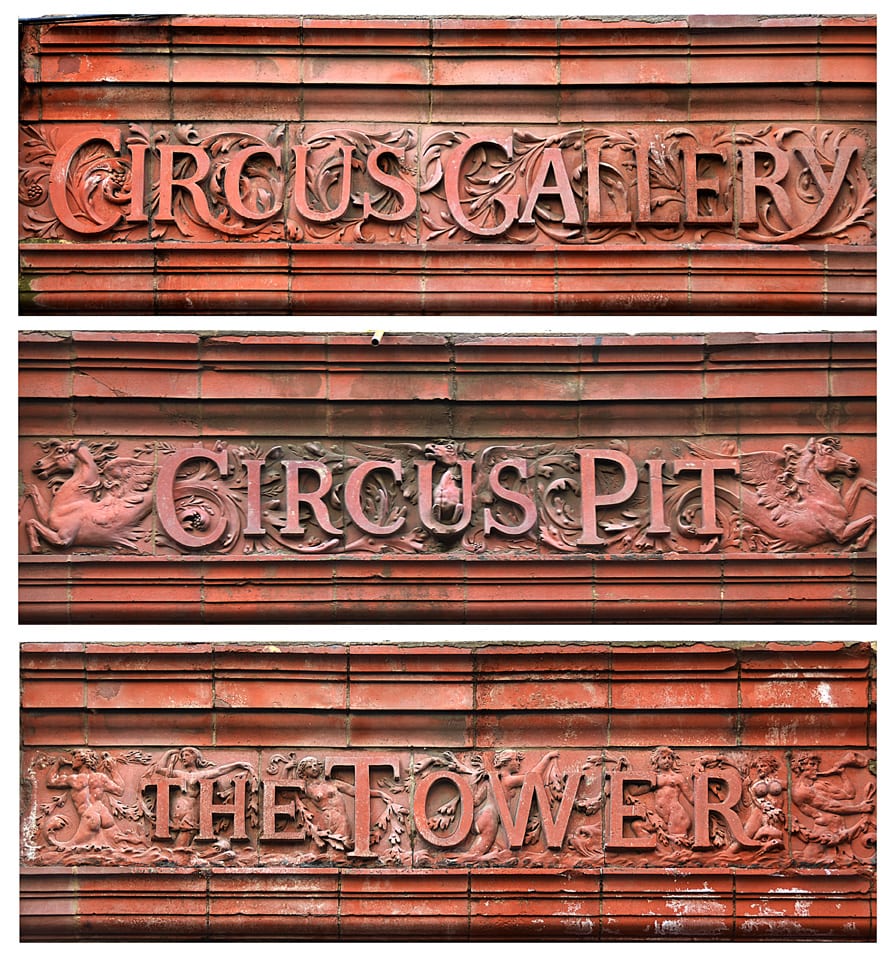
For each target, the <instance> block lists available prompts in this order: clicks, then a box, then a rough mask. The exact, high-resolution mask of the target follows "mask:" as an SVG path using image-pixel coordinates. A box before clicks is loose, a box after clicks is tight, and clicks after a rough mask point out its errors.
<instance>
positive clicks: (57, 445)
mask: <svg viewBox="0 0 894 960" xmlns="http://www.w3.org/2000/svg"><path fill="white" fill-rule="evenodd" d="M79 442H80V441H79V440H57V439H55V438H54V439H52V440H47V442H46V443H41V444H40V447H41V449H42V450H43V452H44V454H45V456H43V457H41V458H40V460H38V461H37V462H36V463H35V464H34V466H33V467H32V468H31V472H32V473H35V474H37V476H38V477H40V479H41V480H50V479H51V478H52V477H58V476H59V475H60V474H66V475H69V474H72V473H74V472H75V469H76V467H77V465H78V460H77V457H76V456H75V448H76V446H77V444H78V443H79Z"/></svg>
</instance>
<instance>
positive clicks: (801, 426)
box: [19, 332, 877, 623]
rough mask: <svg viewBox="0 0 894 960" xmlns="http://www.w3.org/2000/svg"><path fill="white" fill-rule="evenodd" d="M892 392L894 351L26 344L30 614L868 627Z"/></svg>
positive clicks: (744, 346) (140, 339)
mask: <svg viewBox="0 0 894 960" xmlns="http://www.w3.org/2000/svg"><path fill="white" fill-rule="evenodd" d="M874 371H875V337H874V335H873V334H870V333H834V334H828V333H825V334H821V333H810V334H762V335H754V334H736V335H729V334H718V335H687V336H645V335H644V336H637V337H607V336H587V337H583V336H578V337H568V336H565V337H559V336H557V337H551V338H550V337H497V338H489V337H476V336H446V335H441V336H436V335H429V334H426V335H422V334H419V335H390V334H389V335H386V337H385V339H384V341H383V342H382V344H380V345H379V346H372V345H371V344H370V341H369V338H368V337H361V336H357V335H345V336H340V335H319V336H313V335H270V336H265V335H254V334H245V335H235V334H234V335H215V334H208V335H199V334H195V333H123V332H119V333H110V332H76V333H73V334H61V333H52V334H50V333H26V334H22V336H21V381H20V386H21V406H20V445H19V456H20V467H19V469H20V482H21V488H20V490H21V497H20V525H19V530H20V539H19V553H20V616H21V618H22V620H23V621H24V622H30V623H65V622H69V623H95V622H110V621H111V622H120V621H122V620H131V621H133V620H138V621H142V622H177V623H183V622H191V623H201V622H205V623H221V622H234V621H236V622H259V621H274V622H276V621H284V622H292V623H294V622H320V623H337V622H394V621H409V622H419V621H420V620H421V619H431V618H434V619H436V620H438V621H447V622H479V623H480V622H488V621H497V622H504V623H505V622H538V621H547V622H580V623H585V622H625V623H636V622H656V621H662V620H666V619H670V620H673V621H676V622H678V623H735V622H749V621H751V622H753V621H761V622H773V621H776V622H779V621H794V622H819V623H828V622H838V623H851V622H868V621H869V622H871V621H873V620H874V617H875V543H876V539H875V525H876V517H875V514H876V511H877V506H876V494H875V480H876V476H877V467H876V447H875V431H876V427H875V375H874ZM122 602H124V604H123V605H122Z"/></svg>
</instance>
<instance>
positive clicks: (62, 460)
mask: <svg viewBox="0 0 894 960" xmlns="http://www.w3.org/2000/svg"><path fill="white" fill-rule="evenodd" d="M39 445H40V447H41V449H42V450H43V452H44V455H43V456H42V457H41V458H40V459H39V460H38V461H37V462H36V463H35V464H34V466H33V467H32V472H33V473H34V474H36V476H37V477H38V478H40V479H41V480H43V481H45V482H46V484H47V487H46V490H41V489H40V488H39V487H37V486H36V485H35V484H28V486H27V487H26V495H27V497H28V498H30V500H31V502H32V504H33V505H34V512H35V514H36V516H35V517H32V518H30V519H27V520H25V529H26V531H27V534H28V542H29V544H30V546H31V550H32V552H33V553H37V552H39V551H40V549H41V544H42V543H44V544H47V545H49V546H51V547H58V548H62V549H66V550H67V549H70V548H72V547H105V548H119V549H135V544H136V539H137V537H138V536H139V535H140V534H139V531H138V525H139V524H140V522H141V521H142V520H144V519H145V518H146V517H147V516H148V515H149V512H150V511H151V509H152V492H151V489H150V487H151V486H152V481H153V479H154V469H153V467H152V465H151V464H148V463H145V462H143V461H142V460H138V459H135V458H132V457H120V456H117V454H116V452H115V451H116V448H117V446H118V445H117V443H114V442H113V443H99V442H96V443H91V444H87V443H85V442H84V441H83V440H67V441H63V440H57V439H52V440H48V441H47V442H46V443H39Z"/></svg>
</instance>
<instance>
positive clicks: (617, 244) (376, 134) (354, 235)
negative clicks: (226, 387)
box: [20, 16, 877, 315]
mask: <svg viewBox="0 0 894 960" xmlns="http://www.w3.org/2000/svg"><path fill="white" fill-rule="evenodd" d="M21 44H22V57H21V84H20V118H21V122H22V125H23V126H22V131H21V137H20V168H21V169H20V188H21V189H20V240H21V243H20V253H21V256H22V260H21V267H20V274H21V281H22V283H21V287H22V292H21V294H20V305H21V309H22V312H24V313H32V314H57V313H83V312H90V313H114V314H116V315H120V314H121V313H141V314H154V313H159V314H168V313H176V314H184V313H206V314H222V313H223V314H227V313H231V314H238V315H244V314H246V313H254V314H259V315H275V314H291V313H299V314H316V313H338V314H341V315H344V314H347V313H382V314H391V313H409V314H414V315H418V314H420V313H426V314H438V313H470V314H480V313H481V312H482V311H486V312H494V313H544V314H546V313H569V312H575V313H587V314H592V313H606V312H626V313H629V312H631V311H633V312H645V313H671V314H681V313H716V312H736V313H762V314H768V315H773V314H784V313H793V314H799V313H800V314H804V313H811V314H819V313H824V314H833V315H837V314H842V313H844V314H850V315H855V314H871V313H873V312H874V309H875V265H874V263H872V262H870V260H871V258H867V257H866V256H865V254H866V253H867V252H869V251H874V243H875V235H874V230H875V184H876V179H877V175H876V171H875V149H876V146H875V132H874V121H875V76H876V67H875V19H874V18H872V17H863V18H861V17H853V18H842V17H839V18H818V17H814V18H810V17H756V16H746V17H744V18H743V17H737V16H732V17H724V16H708V17H698V16H696V17H681V18H675V19H673V20H664V19H659V20H644V21H638V20H634V19H623V20H618V19H615V18H608V19H604V20H600V19H599V18H593V19H584V18H579V17H563V16H557V17H553V18H542V17H541V18H517V19H509V18H425V17H417V18H403V19H401V18H389V17H378V18H369V19H363V20H361V21H357V20H350V19H345V18H338V17H331V18H329V17H305V18H301V17H285V18H283V17H248V16H245V17H198V18H196V17H173V18H171V17H151V18H145V19H144V18H140V19H139V20H138V19H136V18H128V17H118V18H116V17H110V18H98V19H96V20H90V21H87V20H83V21H80V20H79V21H66V20H64V19H61V18H60V19H50V20H43V21H33V22H29V21H24V22H23V25H22V31H21ZM247 90H251V93H252V95H251V97H248V98H246V91H247ZM196 118H199V119H198V120H197V119H196ZM318 124H322V125H325V126H326V127H328V128H329V130H328V132H323V131H322V130H321V129H314V130H312V129H311V128H317V126H318ZM264 127H266V130H263V129H262V128H264ZM85 136H86V137H87V139H86V140H81V139H80V138H82V137H85ZM305 136H311V137H315V138H316V140H315V141H306V140H305V139H304V138H305ZM321 137H322V139H321ZM326 138H328V139H326ZM383 138H384V139H383ZM312 143H315V146H313V148H312V149H311V152H310V154H307V153H306V152H305V148H306V147H308V146H311V144H312ZM734 144H735V151H736V152H737V153H738V154H739V155H741V156H740V159H739V160H736V161H735V162H736V163H739V164H740V166H741V170H742V173H741V175H738V174H735V172H734V169H733V168H734V162H733V161H734V158H733V145H734ZM830 145H831V146H830ZM346 150H348V151H350V160H349V161H348V163H347V165H346V166H345V165H344V164H343V161H344V159H345V158H346V157H347V156H348V154H347V153H345V152H344V151H346ZM797 157H802V158H804V163H806V165H807V167H808V175H807V180H809V181H810V183H809V184H807V180H805V181H804V183H803V184H802V183H799V181H798V174H797V173H796V172H794V171H796V170H801V169H802V166H803V164H801V163H800V161H798V160H797V159H796V158H797ZM793 158H795V159H794V160H793ZM761 164H763V166H761ZM811 165H812V168H813V174H810V173H809V169H810V168H811ZM298 167H300V168H301V169H303V170H304V171H306V172H307V174H308V176H307V177H303V176H301V175H300V174H299V176H298V177H297V178H296V177H295V176H293V171H294V170H295V169H297V168H298ZM339 170H342V171H347V172H346V174H345V175H344V176H341V175H340V174H339V172H338V171H339ZM767 170H772V172H771V173H767ZM826 170H828V171H829V172H830V173H831V176H829V175H828V174H827V172H825V171H826ZM51 173H52V176H51ZM814 174H815V176H814ZM349 181H350V182H349ZM296 184H297V185H298V187H299V188H300V189H299V190H297V191H296V190H295V187H296ZM805 184H807V185H806V186H805ZM307 196H310V198H311V199H310V200H309V201H307V203H309V206H306V203H305V199H304V198H306V197H307ZM342 196H344V199H345V204H344V208H342V204H341V197H342ZM56 240H65V241H67V243H66V244H57V243H55V242H54V241H56ZM168 241H173V243H168ZM258 241H260V242H261V249H258ZM372 243H375V244H376V247H377V248H378V249H379V250H381V249H389V250H391V251H393V252H395V253H398V254H399V262H400V266H399V267H397V268H396V269H395V265H394V264H392V266H387V265H386V262H385V259H384V258H382V257H381V256H376V257H372V258H371V257H370V245H371V244H372ZM209 244H210V245H212V250H211V251H208V250H205V251H201V250H200V248H202V247H203V246H207V245H209ZM451 245H456V246H457V247H458V250H457V251H455V252H458V253H460V255H459V256H454V255H452V253H453V252H451V255H449V256H448V257H446V258H443V254H444V253H445V252H446V251H448V250H450V248H451ZM287 246H288V247H289V248H290V249H289V250H288V253H287V254H286V256H285V257H284V256H283V254H284V253H285V252H286V251H285V248H286V247H287ZM625 246H631V247H637V248H638V256H635V257H634V256H633V255H632V254H631V253H629V252H626V251H625V250H624V249H623V248H624V247H625ZM107 248H112V249H114V248H117V249H118V250H119V251H122V250H123V251H125V252H126V253H127V254H128V255H129V256H131V262H130V265H129V268H128V269H126V270H122V268H121V266H120V265H118V266H117V267H116V266H115V264H114V262H113V260H112V259H111V258H110V257H109V256H108V249H107ZM178 248H179V249H178ZM183 248H187V249H183ZM264 248H266V249H264ZM277 248H278V249H277ZM724 250H727V251H728V252H729V254H730V256H728V257H727V258H726V260H725V262H723V257H722V255H723V252H724ZM93 251H97V252H100V251H102V258H101V259H100V260H99V261H97V260H96V259H95V258H94V257H93V256H92V252H93ZM144 251H145V253H146V254H148V256H146V257H144V258H141V257H140V256H139V255H140V254H142V253H143V252H144ZM196 253H200V255H199V256H196ZM134 254H137V255H138V257H137V258H134V257H133V255H134ZM305 254H309V256H308V257H307V258H305ZM579 254H586V256H585V257H580V256H577V255H579ZM716 254H720V255H721V258H720V259H717V258H716V257H715V255H716ZM218 257H220V258H221V259H218ZM576 259H577V260H579V261H580V263H579V264H577V265H575V262H574V261H575V260H576ZM311 260H316V261H318V262H319V261H322V262H323V264H324V269H313V268H312V266H311V265H310V263H309V262H308V261H311ZM374 260H377V261H378V263H377V264H376V265H375V266H373V261H374ZM203 261H204V262H203ZM786 264H787V266H786Z"/></svg>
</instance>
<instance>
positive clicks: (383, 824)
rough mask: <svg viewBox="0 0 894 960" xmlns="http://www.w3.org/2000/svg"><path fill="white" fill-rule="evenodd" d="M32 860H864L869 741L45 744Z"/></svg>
mask: <svg viewBox="0 0 894 960" xmlns="http://www.w3.org/2000/svg"><path fill="white" fill-rule="evenodd" d="M24 773H25V778H26V781H27V782H28V784H29V785H30V810H29V811H28V813H27V816H26V821H25V826H24V831H23V856H24V859H25V861H26V862H30V863H32V864H35V865H55V864H66V865H77V864H94V865H139V864H146V865H161V864H175V865H180V866H192V867H202V866H207V865H214V866H223V867H226V866H247V865H252V866H262V867H263V866H269V867H281V866H302V865H310V864H323V865H346V866H354V867H357V866H402V867H416V868H426V867H444V866H447V867H457V868H469V867H471V868H476V867H488V868H499V867H516V866H518V867H525V868H532V867H548V868H570V867H575V868H599V867H602V866H613V865H615V866H661V867H690V866H691V867H696V866H701V867H705V866H709V867H710V866H713V867H718V868H719V867H732V866H735V867H737V868H745V869H747V868H749V867H755V868H762V869H766V868H770V869H776V868H783V867H789V866H792V865H804V866H833V867H839V868H849V869H857V870H861V869H864V868H868V866H869V864H870V863H871V862H872V861H873V860H874V857H875V843H876V832H877V823H876V820H877V817H876V798H875V761H874V758H873V756H872V755H871V754H869V753H865V752H861V751H840V750H839V751H834V750H821V751H818V752H806V753H805V752H801V751H798V750H796V749H793V750H772V751H756V750H726V751H721V752H710V751H697V750H693V749H685V750H683V749H680V750H677V749H674V748H672V747H670V746H667V745H660V746H658V747H656V748H654V749H648V750H647V749H641V748H637V749H631V750H617V749H613V750H603V751H599V750H594V751H593V752H591V753H588V752H586V751H581V750H561V751H558V750H518V749H515V748H506V749H502V748H501V749H496V750H482V751H470V750H461V751H454V750H450V749H438V750H428V751H415V752H412V753H408V752H405V751H400V750H392V751H387V752H373V751H358V752H352V753H345V752H339V751H329V750H320V749H315V748H310V747H304V748H297V749H291V748H290V749H283V750H269V749H268V750H262V751H260V752H252V751H248V750H241V751H240V750H229V751H226V752H224V751H220V750H207V751H204V750H200V749H198V748H196V747H191V746H179V747H172V748H170V749H166V750H162V751H155V750H153V751H147V750H143V749H120V748H119V749H116V750H102V749H98V748H76V749H73V750H71V751H64V750H63V751H58V750H37V751H32V752H30V753H29V754H28V755H27V756H26V757H25V768H24Z"/></svg>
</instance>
